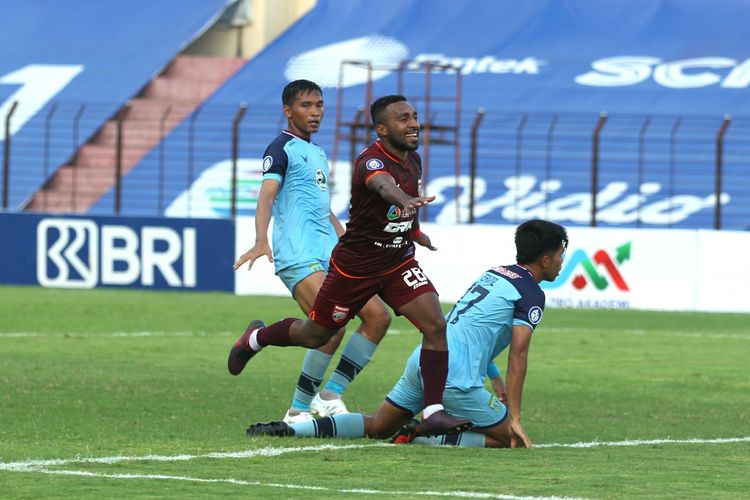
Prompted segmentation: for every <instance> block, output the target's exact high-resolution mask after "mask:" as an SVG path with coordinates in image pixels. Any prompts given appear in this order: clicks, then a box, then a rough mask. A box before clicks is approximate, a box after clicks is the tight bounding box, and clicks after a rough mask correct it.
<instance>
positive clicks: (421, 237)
mask: <svg viewBox="0 0 750 500" xmlns="http://www.w3.org/2000/svg"><path fill="white" fill-rule="evenodd" d="M412 239H413V240H414V243H419V244H420V245H422V246H423V247H425V248H429V249H430V250H432V251H433V252H434V251H435V250H437V248H436V247H434V246H432V241H430V237H429V236H427V235H426V234H424V233H423V232H422V231H419V232H417V233H416V234H412Z"/></svg>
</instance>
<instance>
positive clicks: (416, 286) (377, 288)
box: [310, 260, 437, 330]
mask: <svg viewBox="0 0 750 500" xmlns="http://www.w3.org/2000/svg"><path fill="white" fill-rule="evenodd" d="M428 292H435V293H437V292H436V290H435V287H434V286H433V285H432V282H431V281H430V279H429V278H428V277H427V276H426V275H425V274H424V272H423V271H422V269H421V268H420V267H419V263H418V262H417V261H416V260H410V261H409V262H407V263H406V264H404V265H403V266H401V267H399V268H398V269H395V270H394V271H391V272H390V273H388V274H385V275H383V276H377V277H374V278H353V277H351V276H346V275H344V274H342V273H341V272H340V271H339V270H338V269H336V266H334V265H331V266H330V269H329V270H328V274H327V275H326V279H325V281H324V282H323V285H322V286H321V287H320V291H319V292H318V297H317V298H316V299H315V304H314V305H313V308H312V311H311V312H310V319H312V320H313V321H315V322H316V323H318V324H319V325H321V326H324V327H326V328H330V329H331V330H334V329H338V328H341V327H342V326H344V325H346V324H347V323H348V322H349V320H351V319H352V318H353V317H354V316H356V315H357V313H358V312H359V310H360V309H362V307H363V306H364V305H365V304H366V303H367V301H368V300H370V299H371V298H372V297H374V296H375V295H380V297H381V298H382V299H383V301H384V302H385V303H386V304H388V305H389V306H391V308H392V309H393V310H394V311H396V312H398V308H399V307H401V306H403V305H404V304H408V303H409V302H411V301H412V300H414V299H415V298H417V297H419V296H420V295H422V294H423V293H428Z"/></svg>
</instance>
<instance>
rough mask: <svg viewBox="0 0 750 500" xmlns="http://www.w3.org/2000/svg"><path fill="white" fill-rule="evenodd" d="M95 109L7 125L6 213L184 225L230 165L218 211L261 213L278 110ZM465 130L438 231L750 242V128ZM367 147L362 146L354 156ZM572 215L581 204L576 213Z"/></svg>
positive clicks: (499, 125)
mask: <svg viewBox="0 0 750 500" xmlns="http://www.w3.org/2000/svg"><path fill="white" fill-rule="evenodd" d="M95 107H96V103H51V104H50V105H48V106H47V107H46V108H45V109H43V110H41V111H40V112H39V113H38V115H39V116H40V117H41V118H40V119H39V120H38V121H37V122H35V123H31V122H30V123H29V124H28V125H27V126H26V127H24V129H22V133H18V134H16V136H12V135H11V134H10V132H9V131H10V130H11V127H10V125H11V123H12V120H13V111H14V107H13V106H11V108H10V110H9V112H8V113H7V114H6V116H4V117H0V120H3V122H4V123H5V138H4V141H3V148H2V150H3V166H2V179H1V183H2V198H3V199H2V202H3V207H2V208H3V209H4V210H27V211H54V212H79V213H80V212H91V213H112V214H139V215H157V216H161V215H164V214H165V210H166V209H167V207H168V206H169V203H170V202H172V201H173V200H174V199H175V197H176V196H177V195H178V194H180V193H183V194H184V200H183V203H184V205H185V207H186V209H185V210H184V213H185V215H186V216H188V217H190V216H195V215H196V213H197V211H196V210H197V207H199V206H200V204H202V203H206V200H205V199H195V198H194V197H195V196H196V195H195V192H194V190H193V189H191V187H193V186H195V185H196V183H197V182H198V181H199V179H200V177H201V176H202V175H204V174H205V172H206V171H207V169H208V168H209V167H211V166H214V165H216V164H217V163H220V162H221V161H222V160H224V161H228V162H229V164H228V170H227V177H226V180H225V181H222V182H224V184H222V185H221V187H220V189H218V190H215V192H213V194H212V196H214V198H215V200H214V201H215V202H216V203H217V204H222V203H223V204H224V205H223V206H225V209H223V210H222V212H221V215H222V216H226V217H234V216H236V215H238V214H243V213H248V210H249V209H250V210H251V208H249V207H251V206H252V205H253V203H254V194H253V192H251V191H252V190H253V189H256V188H257V187H258V186H259V181H257V182H256V181H254V180H252V179H251V180H250V181H248V178H247V176H248V175H252V176H255V177H254V178H257V179H260V175H261V171H260V169H259V168H255V167H253V168H254V170H253V169H252V168H251V170H252V172H250V171H249V170H248V168H249V167H247V165H248V163H243V161H244V160H247V159H248V158H252V159H253V160H254V161H256V162H257V163H258V164H259V162H260V160H261V158H262V155H263V151H264V150H265V148H266V146H267V145H268V143H269V142H270V141H271V140H272V139H273V138H274V137H275V135H276V134H277V133H278V132H279V131H280V130H281V129H282V128H283V127H284V126H285V124H286V120H285V118H284V116H283V115H282V114H281V112H280V110H279V108H278V106H275V105H249V106H246V105H244V104H240V105H237V104H233V105H232V104H227V105H213V106H205V105H204V106H201V107H198V108H197V109H195V110H194V111H193V112H192V113H191V114H189V115H188V116H187V118H185V119H184V120H183V121H182V122H178V123H174V122H173V116H174V104H165V105H163V106H162V107H160V108H158V109H154V110H152V112H151V113H150V114H149V115H148V116H145V115H144V114H143V113H141V114H138V115H136V116H134V115H133V113H132V112H130V111H128V107H127V106H126V107H124V108H122V109H121V111H120V112H118V113H117V114H116V115H115V116H114V117H113V121H112V122H111V125H107V124H104V125H102V124H101V123H97V124H92V123H90V122H86V120H87V115H88V113H89V111H90V110H91V109H93V108H95ZM339 113H340V114H341V115H342V116H351V117H352V121H351V124H356V123H360V122H362V121H363V120H364V115H363V112H362V110H361V109H360V110H357V109H354V108H345V109H343V110H341V111H340V112H339ZM329 116H330V110H329ZM329 121H330V120H329ZM457 123H458V120H457ZM460 123H461V125H460V129H461V130H462V131H464V135H465V137H463V138H461V140H460V144H461V145H462V147H461V149H460V151H459V152H458V153H456V149H457V148H455V147H454V145H450V146H444V147H442V149H441V145H440V144H438V143H437V142H435V141H433V144H432V145H431V154H430V158H429V161H430V166H429V168H426V169H425V173H426V174H427V176H426V177H425V178H424V179H423V185H424V187H425V188H427V189H428V190H429V191H430V193H431V194H438V195H439V196H441V197H442V199H443V200H442V205H439V204H440V203H441V202H436V204H435V205H436V206H437V207H438V209H440V207H442V208H443V209H442V210H435V211H433V212H435V215H434V216H433V217H432V218H431V219H430V220H437V221H448V222H460V223H478V222H482V223H490V224H492V223H514V222H518V221H519V220H522V219H524V218H528V217H530V216H541V217H547V218H553V219H558V220H561V222H565V223H568V224H575V225H588V226H625V227H646V226H649V227H650V226H658V227H700V228H713V229H723V228H730V229H743V230H744V229H750V182H748V181H747V180H746V179H747V174H748V168H747V163H748V160H747V159H748V158H750V134H748V132H750V120H748V119H747V118H743V117H734V118H733V117H729V116H724V117H696V116H689V115H684V116H657V115H651V116H646V115H608V114H606V113H601V114H574V113H565V114H562V113H558V114H544V113H508V112H499V111H488V110H485V109H479V110H477V111H475V112H464V113H462V115H461V116H460ZM92 125H94V126H92ZM334 128H335V127H334V124H333V123H332V122H331V123H327V122H324V126H323V127H322V129H321V131H320V132H319V133H318V134H317V135H316V136H315V137H314V138H313V140H314V141H315V142H316V143H318V144H319V145H321V146H323V147H324V149H326V150H330V148H331V147H332V146H333V144H334V142H335V140H334V136H335V132H334V130H333V129H334ZM86 130H87V131H88V132H84V131H86ZM92 130H93V132H92ZM351 135H352V137H354V136H355V135H356V134H354V133H352V134H351ZM338 140H341V135H339V136H338ZM360 142H361V141H360ZM91 145H94V146H96V147H93V148H91V147H89V146H91ZM144 145H146V146H144ZM355 147H359V143H355V142H354V141H350V144H349V148H348V149H350V154H351V155H352V156H353V152H354V151H355V150H356V149H355ZM139 148H140V149H139ZM134 151H137V152H135V153H134ZM457 154H459V155H460V158H461V159H462V161H461V162H460V168H459V169H456V168H455V165H456V155H457ZM60 158H62V160H60ZM87 162H89V163H87ZM342 162H343V163H346V162H345V161H344V160H340V161H339V163H338V164H337V165H339V168H340V165H341V163H342ZM135 165H140V166H141V167H142V168H140V169H137V170H135V171H134V170H132V168H133V167H134V166H135ZM332 167H333V165H332ZM66 172H67V173H66ZM248 172H249V173H248ZM532 184H533V187H531V186H532ZM97 186H98V187H97ZM248 186H250V187H248ZM253 186H255V187H253ZM95 187H96V189H98V190H99V191H98V192H93V191H95ZM24 188H25V189H29V190H30V192H31V196H29V197H28V199H26V200H25V202H22V203H15V204H13V203H11V202H10V199H11V198H12V197H13V195H14V190H19V189H24ZM256 190H257V189H256ZM16 198H18V196H16ZM696 200H698V201H700V203H701V205H700V211H699V212H697V211H696V212H695V213H697V215H693V216H692V217H693V218H694V222H692V223H690V224H688V225H687V226H686V224H685V223H684V220H685V219H684V217H683V218H682V219H681V218H680V217H682V215H680V213H681V212H680V210H682V212H686V211H687V209H686V208H685V207H684V206H686V205H687V204H690V203H692V204H694V205H695V204H696V203H698V201H696ZM565 203H568V204H574V203H577V204H578V205H577V208H576V210H575V211H573V210H572V209H570V208H569V206H567V205H565ZM451 206H454V208H450V207H451ZM583 206H585V207H586V209H585V215H583V216H582V215H581V214H582V213H583V212H584V211H583V210H582V209H581V207H583ZM688 208H689V207H688ZM565 210H567V212H565ZM617 210H619V212H617ZM433 212H431V215H432V213H433ZM438 212H443V215H442V216H441V215H440V214H439V213H438ZM573 212H575V213H573ZM615 212H616V213H615ZM445 214H448V215H445ZM560 214H567V215H565V216H563V217H561V216H560ZM571 214H573V215H571ZM613 214H614V215H613ZM623 214H624V215H623ZM675 214H676V215H675ZM343 215H344V216H345V214H343ZM441 217H442V218H441ZM565 217H567V219H565ZM654 221H656V222H654Z"/></svg>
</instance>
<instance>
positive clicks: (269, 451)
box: [0, 436, 750, 472]
mask: <svg viewBox="0 0 750 500" xmlns="http://www.w3.org/2000/svg"><path fill="white" fill-rule="evenodd" d="M730 443H750V436H743V437H730V438H709V439H701V438H688V439H670V438H665V439H628V440H623V441H588V442H578V443H547V444H535V445H534V447H535V448H597V447H604V446H614V447H616V446H648V445H654V444H730ZM392 446H394V445H392V444H390V443H385V442H377V443H372V444H350V445H336V444H321V445H316V446H294V447H289V448H275V447H273V446H267V447H265V448H258V449H253V450H244V451H217V452H211V453H201V454H197V455H188V454H182V455H135V456H127V455H117V456H111V457H81V456H78V457H74V458H52V459H46V460H25V461H21V462H2V461H0V471H6V470H8V471H11V470H12V471H18V472H20V471H21V470H22V469H26V470H28V471H34V470H38V469H43V468H45V467H51V466H61V465H70V464H117V463H122V462H184V461H189V460H200V459H227V458H230V459H231V458H255V457H276V456H279V455H284V454H286V453H299V452H307V451H338V450H355V449H362V448H388V447H392ZM446 449H458V448H456V447H446ZM0 460H2V459H0Z"/></svg>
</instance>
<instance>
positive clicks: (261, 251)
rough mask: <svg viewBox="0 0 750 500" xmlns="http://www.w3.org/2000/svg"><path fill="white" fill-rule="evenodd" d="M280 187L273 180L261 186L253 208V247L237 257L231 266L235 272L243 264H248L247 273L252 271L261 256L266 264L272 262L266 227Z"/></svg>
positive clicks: (266, 181)
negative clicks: (265, 260)
mask: <svg viewBox="0 0 750 500" xmlns="http://www.w3.org/2000/svg"><path fill="white" fill-rule="evenodd" d="M280 186H281V185H280V184H279V182H278V181H276V180H273V179H266V180H264V181H263V183H262V184H261V186H260V194H258V205H257V206H256V207H255V245H253V247H252V248H251V249H250V250H248V251H247V252H245V253H243V254H242V255H240V256H239V258H238V259H237V261H236V262H235V263H234V266H232V267H234V270H235V271H236V270H237V269H239V268H240V267H242V265H243V264H244V263H245V262H249V264H248V266H247V270H248V271H249V270H250V269H252V267H253V263H254V262H255V260H256V259H258V258H259V257H261V256H263V255H265V256H266V257H268V262H273V251H272V250H271V245H270V244H269V243H268V226H269V224H270V223H271V208H272V207H273V202H274V201H275V200H276V195H277V194H278V193H279V188H280Z"/></svg>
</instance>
